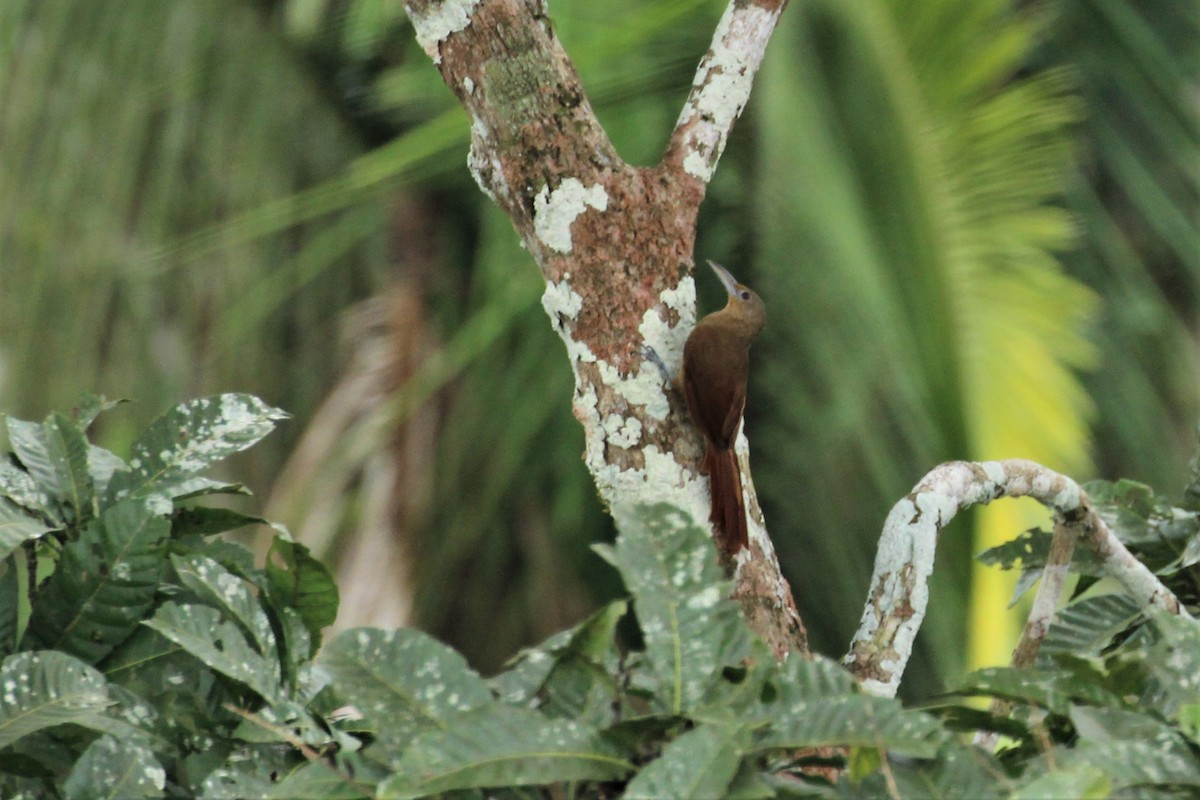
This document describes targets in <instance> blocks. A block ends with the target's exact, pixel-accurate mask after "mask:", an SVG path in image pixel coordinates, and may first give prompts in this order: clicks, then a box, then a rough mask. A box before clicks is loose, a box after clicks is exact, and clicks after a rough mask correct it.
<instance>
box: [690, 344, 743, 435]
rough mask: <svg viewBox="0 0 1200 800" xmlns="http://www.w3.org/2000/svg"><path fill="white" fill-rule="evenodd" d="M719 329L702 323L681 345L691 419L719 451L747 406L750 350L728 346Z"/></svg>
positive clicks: (732, 433) (734, 431) (733, 433)
mask: <svg viewBox="0 0 1200 800" xmlns="http://www.w3.org/2000/svg"><path fill="white" fill-rule="evenodd" d="M724 344H726V342H725V341H723V337H722V336H721V331H719V330H716V329H712V328H706V327H705V326H703V325H701V326H698V327H697V328H696V330H694V331H693V332H692V335H691V336H689V337H688V340H687V344H686V345H685V346H684V359H683V362H684V372H683V390H684V396H685V398H686V399H687V404H688V409H689V410H690V411H691V412H692V418H693V419H694V420H695V421H696V424H697V425H698V426H699V427H700V429H701V430H702V431H703V432H704V434H705V435H706V436H707V437H708V438H709V439H710V440H711V441H712V442H713V444H715V445H716V446H717V447H718V448H719V449H721V450H728V449H729V447H730V443H731V441H732V439H733V437H734V435H735V434H736V433H737V426H738V423H739V422H740V421H741V418H742V409H743V408H744V407H745V405H746V373H747V371H748V368H749V361H750V357H749V352H748V351H747V349H746V348H745V347H735V348H729V347H728V346H722V345H724Z"/></svg>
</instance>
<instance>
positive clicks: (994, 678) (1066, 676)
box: [954, 667, 1120, 714]
mask: <svg viewBox="0 0 1200 800" xmlns="http://www.w3.org/2000/svg"><path fill="white" fill-rule="evenodd" d="M1101 678H1102V676H1100V675H1098V674H1096V673H1093V674H1091V675H1088V674H1084V673H1081V671H1080V670H1074V671H1071V672H1063V671H1061V670H1040V669H1013V668H1011V667H987V668H985V669H980V670H976V671H975V672H972V673H971V674H969V675H967V676H966V677H965V678H964V679H963V681H962V683H961V684H960V686H959V687H957V688H955V689H954V691H955V692H956V693H959V694H973V695H980V694H981V695H987V696H990V697H1001V698H1004V699H1007V700H1013V701H1015V702H1018V703H1029V704H1030V705H1035V706H1040V707H1042V708H1045V709H1048V710H1050V711H1052V712H1054V713H1057V714H1065V713H1067V711H1069V710H1070V709H1071V707H1072V706H1073V705H1074V704H1075V703H1076V702H1079V701H1083V702H1087V703H1095V704H1099V705H1120V698H1118V697H1117V696H1115V695H1114V694H1113V693H1112V692H1110V691H1109V690H1108V689H1107V688H1105V686H1104V685H1103V684H1102V682H1101Z"/></svg>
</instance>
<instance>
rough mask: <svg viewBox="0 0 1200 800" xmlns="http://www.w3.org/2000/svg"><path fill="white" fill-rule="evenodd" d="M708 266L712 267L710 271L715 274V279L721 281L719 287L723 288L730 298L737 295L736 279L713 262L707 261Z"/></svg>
mask: <svg viewBox="0 0 1200 800" xmlns="http://www.w3.org/2000/svg"><path fill="white" fill-rule="evenodd" d="M708 265H709V266H710V267H712V271H713V272H715V273H717V277H718V278H720V279H721V285H723V286H724V287H725V291H727V292H729V296H730V297H734V296H736V295H737V285H738V282H737V278H735V277H733V276H732V275H730V274H729V270H727V269H725V268H724V267H722V266H721V265H720V264H718V263H716V262H715V261H709V262H708Z"/></svg>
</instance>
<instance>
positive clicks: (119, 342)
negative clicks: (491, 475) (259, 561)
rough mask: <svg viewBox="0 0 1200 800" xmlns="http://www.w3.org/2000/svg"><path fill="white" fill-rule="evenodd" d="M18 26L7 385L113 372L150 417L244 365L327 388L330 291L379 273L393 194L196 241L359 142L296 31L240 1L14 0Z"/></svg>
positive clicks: (5, 305) (284, 382) (12, 81)
mask: <svg viewBox="0 0 1200 800" xmlns="http://www.w3.org/2000/svg"><path fill="white" fill-rule="evenodd" d="M0 29H2V30H4V31H5V32H6V34H8V35H6V36H5V37H4V38H3V39H0V48H2V52H0V63H2V64H4V68H3V70H2V71H0V96H3V97H4V108H5V113H4V114H3V115H2V116H0V151H2V152H3V153H4V154H5V157H4V161H3V164H2V165H0V207H3V208H4V209H6V212H5V214H3V215H0V252H3V254H4V255H3V264H2V265H0V351H2V358H0V360H2V361H3V363H4V364H5V367H6V369H5V371H4V373H3V376H2V377H0V399H2V400H3V405H4V407H5V408H6V409H9V410H12V411H14V412H17V413H20V412H21V411H22V409H25V410H26V411H29V412H35V411H36V413H41V412H40V409H44V408H47V407H62V406H64V405H66V404H69V403H70V402H72V401H73V400H74V398H75V397H76V396H77V395H78V394H79V393H80V392H82V391H85V390H86V391H103V392H105V393H107V394H109V395H111V396H128V397H132V398H134V399H136V400H137V401H138V403H137V404H136V406H135V407H134V409H133V410H132V415H133V416H134V417H136V418H143V417H146V416H149V415H153V414H156V413H157V412H158V411H159V410H161V408H162V407H164V406H165V405H168V404H170V403H171V402H172V401H174V400H177V399H179V398H180V397H183V396H187V395H191V394H194V393H199V392H203V391H212V390H216V389H221V388H230V387H235V386H236V387H239V388H242V389H246V390H250V391H253V392H256V393H258V394H262V395H264V396H267V397H270V398H271V399H272V401H274V402H277V403H279V404H280V405H286V406H288V407H289V408H290V409H292V410H294V411H297V412H300V413H305V412H306V411H307V410H308V409H310V408H311V407H312V406H313V404H314V402H315V399H316V396H318V395H319V393H320V392H321V391H322V389H323V386H324V384H325V383H326V381H327V380H328V376H329V374H330V371H331V367H332V366H333V348H332V346H331V341H332V339H333V336H332V335H331V334H332V331H333V323H334V322H335V319H334V317H333V316H332V315H331V313H330V312H331V310H333V309H336V308H337V307H338V306H339V305H343V304H345V303H347V302H349V301H351V300H352V299H354V298H355V297H358V296H362V295H363V294H364V293H365V291H366V290H369V289H370V288H371V287H372V285H373V283H374V282H375V280H374V276H373V274H372V273H373V270H374V269H375V267H373V266H372V265H378V264H379V255H380V251H379V249H378V242H379V240H380V235H379V234H380V232H381V229H382V225H383V221H384V217H383V215H382V214H381V213H380V210H379V208H378V207H374V208H372V207H370V206H364V205H363V204H361V203H360V204H358V205H357V206H346V207H343V208H339V209H335V210H334V211H333V213H328V214H326V215H325V216H324V217H323V218H321V219H319V220H314V221H313V223H312V224H311V225H307V226H303V225H299V226H298V225H296V224H295V223H296V222H297V221H299V220H297V218H296V214H294V213H291V212H290V211H286V210H285V211H284V212H282V213H283V216H284V217H285V218H287V220H286V221H285V222H284V223H281V224H279V225H278V226H276V229H275V231H274V232H273V233H274V235H262V232H261V231H259V232H251V235H227V236H219V237H214V238H212V240H211V241H209V242H208V243H207V246H206V247H205V248H203V249H202V251H197V252H189V251H188V250H187V249H186V248H180V247H179V246H178V243H179V242H181V241H183V242H187V241H189V237H191V236H193V235H195V234H196V232H197V231H201V230H204V229H206V228H209V227H210V226H212V225H213V224H215V223H217V222H218V221H219V220H224V219H227V218H229V217H230V215H234V216H235V217H236V215H238V214H240V213H245V212H247V211H248V210H250V209H255V208H260V207H263V206H266V207H272V205H273V204H279V203H283V204H285V207H288V208H290V206H289V205H288V204H290V203H291V202H292V201H291V198H294V197H295V195H296V194H297V193H298V192H302V191H303V190H305V189H306V188H307V187H309V186H311V185H314V184H316V183H319V182H321V181H325V180H328V179H329V178H331V177H332V176H334V175H337V174H338V173H340V172H341V171H342V170H343V169H344V168H345V167H346V165H347V164H348V163H350V161H351V159H352V158H353V157H354V156H355V155H356V154H357V153H358V152H359V151H360V145H359V144H358V143H357V141H356V140H355V137H354V136H353V135H352V132H351V131H350V129H349V128H348V127H347V126H346V125H345V124H344V122H343V121H342V119H341V118H340V116H339V114H338V112H337V111H336V109H334V108H332V107H331V106H330V105H329V104H328V103H327V101H326V100H325V98H324V97H323V96H322V94H321V92H320V91H319V87H317V86H316V85H315V84H314V83H313V82H312V81H311V80H310V79H309V78H308V77H307V76H306V75H305V73H304V70H303V69H302V64H301V63H300V62H298V61H297V59H296V55H295V53H294V52H292V51H290V50H289V49H288V48H287V47H286V46H285V43H284V42H283V41H282V40H281V39H280V37H279V36H278V35H277V34H276V33H275V32H274V31H273V30H272V29H271V28H270V26H269V25H268V24H267V20H266V19H265V18H264V17H263V16H262V15H261V14H260V13H259V12H258V11H257V10H256V9H255V8H254V7H253V6H251V5H248V4H245V3H239V2H227V1H226V2H216V3H202V4H190V3H185V4H173V3H158V2H155V1H154V0H133V1H132V2H129V3H121V4H119V5H110V4H97V3H91V2H87V0H59V1H58V2H50V3H24V4H22V3H5V4H3V6H2V8H0ZM288 221H290V223H291V224H287V222H288ZM226 232H227V233H228V231H226ZM133 424H136V421H135V423H133ZM281 444H282V442H281V443H279V444H277V445H276V448H278V446H280V445H281ZM268 449H270V448H268ZM277 452H278V450H277V449H276V453H277Z"/></svg>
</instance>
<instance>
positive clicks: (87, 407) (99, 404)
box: [71, 394, 128, 431]
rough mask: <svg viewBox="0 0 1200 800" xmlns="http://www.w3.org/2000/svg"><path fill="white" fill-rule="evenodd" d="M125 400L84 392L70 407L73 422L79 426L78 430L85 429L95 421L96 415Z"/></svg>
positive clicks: (111, 408)
mask: <svg viewBox="0 0 1200 800" xmlns="http://www.w3.org/2000/svg"><path fill="white" fill-rule="evenodd" d="M126 402H128V401H127V400H109V399H108V398H106V397H104V396H103V395H96V394H85V395H84V396H83V397H81V398H79V402H77V403H76V404H75V407H74V408H72V409H71V416H72V417H73V418H74V420H75V424H76V425H78V426H79V430H81V431H86V430H87V429H88V428H90V427H91V426H92V423H93V422H95V421H96V417H98V416H100V415H101V414H103V413H104V412H105V411H112V410H113V409H114V408H116V407H117V406H119V405H121V404H123V403H126Z"/></svg>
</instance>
